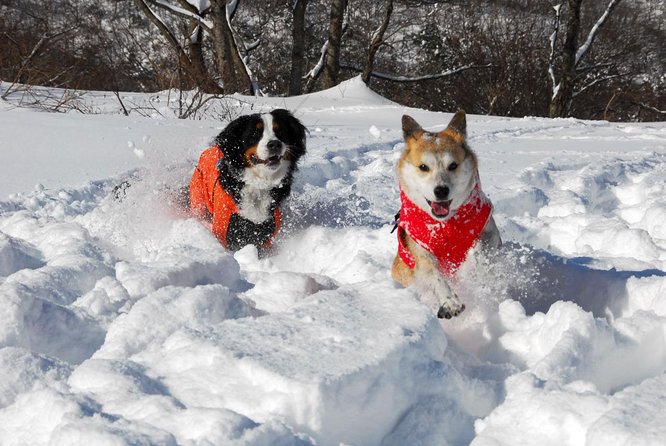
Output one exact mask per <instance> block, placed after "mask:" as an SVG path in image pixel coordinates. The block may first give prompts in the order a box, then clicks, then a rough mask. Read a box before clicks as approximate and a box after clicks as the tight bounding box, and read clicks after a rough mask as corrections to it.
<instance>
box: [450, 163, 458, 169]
mask: <svg viewBox="0 0 666 446" xmlns="http://www.w3.org/2000/svg"><path fill="white" fill-rule="evenodd" d="M457 168H458V163H451V164H449V170H456V169H457Z"/></svg>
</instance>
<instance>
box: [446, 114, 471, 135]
mask: <svg viewBox="0 0 666 446" xmlns="http://www.w3.org/2000/svg"><path fill="white" fill-rule="evenodd" d="M444 133H445V134H447V135H449V136H451V137H452V138H453V139H455V140H461V141H464V140H465V137H466V136H467V118H466V116H465V111H464V110H458V111H457V112H456V114H455V115H453V118H451V122H449V125H448V126H447V127H446V129H444Z"/></svg>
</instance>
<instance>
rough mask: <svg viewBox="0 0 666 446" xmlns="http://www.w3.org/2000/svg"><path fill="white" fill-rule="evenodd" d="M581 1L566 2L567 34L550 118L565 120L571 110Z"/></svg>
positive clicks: (571, 0) (551, 103)
mask: <svg viewBox="0 0 666 446" xmlns="http://www.w3.org/2000/svg"><path fill="white" fill-rule="evenodd" d="M582 3H583V0H567V34H566V37H565V39H564V47H563V48H562V65H561V74H560V82H559V84H558V86H557V91H556V92H555V94H554V95H553V98H552V99H551V101H550V107H549V108H548V112H549V115H550V117H551V118H566V117H567V116H568V115H569V111H570V109H571V101H572V99H573V92H574V80H575V78H576V51H577V48H578V35H579V33H580V8H581V4H582Z"/></svg>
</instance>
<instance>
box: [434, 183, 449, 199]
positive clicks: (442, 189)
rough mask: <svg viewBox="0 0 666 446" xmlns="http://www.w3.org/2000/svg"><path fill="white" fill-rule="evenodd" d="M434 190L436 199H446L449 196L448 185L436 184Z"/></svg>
mask: <svg viewBox="0 0 666 446" xmlns="http://www.w3.org/2000/svg"><path fill="white" fill-rule="evenodd" d="M434 192H435V198H436V199H437V200H446V199H447V198H449V186H437V187H436V188H435V190H434Z"/></svg>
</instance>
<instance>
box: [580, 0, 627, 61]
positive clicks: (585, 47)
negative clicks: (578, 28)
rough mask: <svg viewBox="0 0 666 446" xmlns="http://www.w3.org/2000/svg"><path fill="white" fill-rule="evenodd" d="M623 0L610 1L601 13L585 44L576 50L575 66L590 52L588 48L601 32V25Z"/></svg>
mask: <svg viewBox="0 0 666 446" xmlns="http://www.w3.org/2000/svg"><path fill="white" fill-rule="evenodd" d="M621 1H622V0H611V1H610V3H608V6H607V7H606V10H605V11H604V13H603V14H602V15H601V17H599V20H597V23H595V24H594V26H593V27H592V29H591V30H590V33H589V34H588V35H587V39H585V43H584V44H583V45H581V47H580V48H578V51H577V52H576V62H575V63H574V66H578V64H579V63H580V61H581V59H582V58H583V57H584V56H585V54H586V53H587V52H588V50H589V49H590V47H591V46H592V43H593V42H594V39H595V38H596V37H597V34H598V33H599V30H600V29H601V27H602V26H603V25H604V23H605V22H606V19H608V16H610V13H611V12H612V11H613V9H614V8H615V7H616V6H617V4H618V3H620V2H621Z"/></svg>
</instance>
